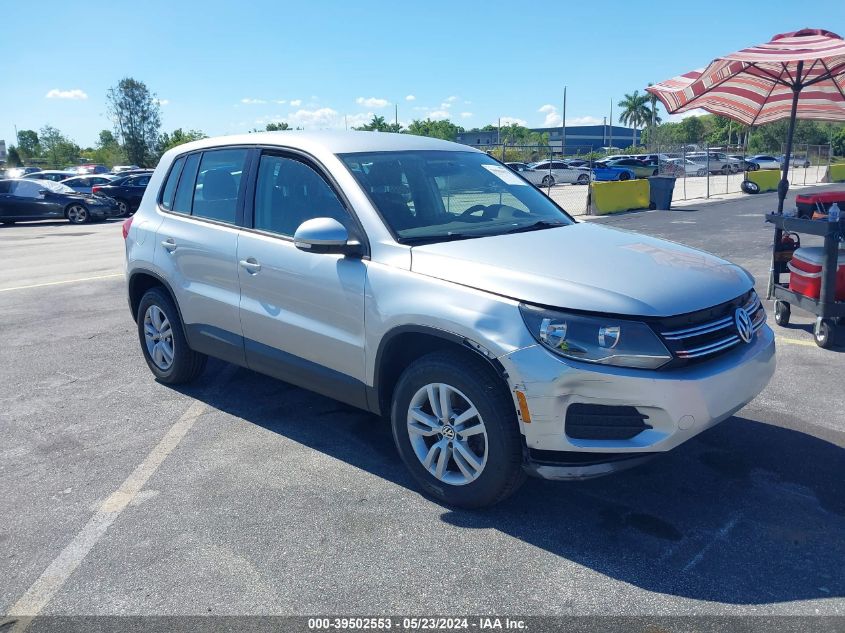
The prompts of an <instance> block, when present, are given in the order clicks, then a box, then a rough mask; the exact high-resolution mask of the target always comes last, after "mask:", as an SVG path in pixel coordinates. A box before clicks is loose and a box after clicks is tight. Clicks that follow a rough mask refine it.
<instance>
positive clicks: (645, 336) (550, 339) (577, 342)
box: [519, 305, 672, 369]
mask: <svg viewBox="0 0 845 633" xmlns="http://www.w3.org/2000/svg"><path fill="white" fill-rule="evenodd" d="M519 310H520V312H521V313H522V318H523V319H524V320H525V324H526V325H527V326H528V329H529V331H530V332H531V335H532V336H533V337H534V338H535V339H537V341H539V342H540V344H541V345H543V346H544V347H546V348H548V349H550V350H551V351H553V352H554V353H555V354H559V355H560V356H564V357H566V358H572V359H575V360H581V361H584V362H587V363H599V364H602V365H616V366H618V367H637V368H643V369H657V368H658V367H660V366H662V365H665V364H666V363H667V362H669V361H670V360H672V355H671V354H670V353H669V351H668V350H667V349H666V347H665V346H664V345H663V343H661V342H660V339H659V338H657V335H656V334H655V333H654V331H652V329H651V328H650V327H649V326H648V325H646V324H645V323H641V322H639V321H626V320H623V319H617V318H614V317H601V316H587V315H582V314H570V313H567V312H557V311H552V310H544V309H542V308H535V307H533V306H528V305H520V306H519Z"/></svg>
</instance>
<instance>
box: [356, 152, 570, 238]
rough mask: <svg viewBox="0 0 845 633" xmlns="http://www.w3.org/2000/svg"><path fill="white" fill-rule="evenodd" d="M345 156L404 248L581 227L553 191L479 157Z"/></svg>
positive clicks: (461, 154) (437, 154)
mask: <svg viewBox="0 0 845 633" xmlns="http://www.w3.org/2000/svg"><path fill="white" fill-rule="evenodd" d="M340 159H341V160H342V161H343V162H344V163H345V164H346V166H347V167H348V168H349V170H350V171H351V172H352V174H353V175H354V176H355V178H356V179H357V180H358V182H359V183H360V185H361V187H362V188H363V189H364V191H366V192H367V194H368V195H369V197H370V200H372V202H373V204H374V205H375V207H376V208H377V209H378V211H379V213H380V214H381V217H382V218H383V219H384V221H385V223H387V225H388V227H389V228H390V230H391V231H392V232H393V234H394V235H395V236H396V237H397V239H398V240H399V241H400V242H403V243H409V244H419V243H426V242H438V241H445V240H450V239H468V238H474V237H484V236H488V235H501V234H504V233H511V232H515V231H522V230H534V229H543V228H548V227H550V226H560V225H566V224H572V223H573V220H572V219H571V218H570V217H569V216H568V215H566V213H564V212H563V211H561V209H560V208H559V207H557V206H556V205H555V204H554V203H552V202H551V201H550V200H549V198H547V197H546V196H545V194H543V193H542V192H540V191H539V190H538V189H536V188H535V187H534V186H533V185H531V184H530V183H528V182H527V181H526V180H523V179H522V178H521V177H519V176H518V175H517V174H515V173H514V172H513V171H511V170H510V169H508V168H507V167H505V166H504V165H502V164H501V163H498V162H496V161H495V160H493V159H492V158H490V157H489V156H487V155H486V154H482V153H479V152H449V151H446V152H444V151H403V152H374V153H360V154H357V153H356V154H342V155H340Z"/></svg>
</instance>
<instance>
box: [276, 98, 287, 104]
mask: <svg viewBox="0 0 845 633" xmlns="http://www.w3.org/2000/svg"><path fill="white" fill-rule="evenodd" d="M273 103H278V104H279V105H285V104H286V103H287V101H285V100H284V99H276V100H275V101H273Z"/></svg>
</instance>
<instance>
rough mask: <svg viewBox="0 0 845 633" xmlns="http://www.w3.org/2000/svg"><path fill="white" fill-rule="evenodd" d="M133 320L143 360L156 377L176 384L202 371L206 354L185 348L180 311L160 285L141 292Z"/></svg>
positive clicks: (194, 376) (189, 379) (189, 380)
mask: <svg viewBox="0 0 845 633" xmlns="http://www.w3.org/2000/svg"><path fill="white" fill-rule="evenodd" d="M136 319H137V323H138V338H139V340H140V342H141V350H142V351H143V354H144V360H146V361H147V365H148V366H149V368H150V371H152V372H153V374H154V375H155V377H156V378H158V379H159V380H160V381H161V382H163V383H166V384H168V385H178V384H183V383H187V382H191V381H192V380H194V379H196V378H197V377H198V376H199V375H200V374H201V373H202V371H203V369H205V363H206V361H207V360H208V357H207V356H205V355H204V354H200V353H198V352H195V351H194V350H192V349H191V348H190V347H188V341H187V339H186V338H185V332H184V330H183V329H182V320H181V319H180V317H179V310H177V309H176V304H174V303H173V300H172V299H171V298H170V295H169V294H167V292H166V291H165V290H164V289H163V288H160V287H158V288H151V289H150V290H148V291H147V292H146V294H144V296H143V297H142V298H141V303H140V304H139V306H138V314H137V317H136Z"/></svg>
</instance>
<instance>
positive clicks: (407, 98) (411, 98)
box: [405, 95, 417, 101]
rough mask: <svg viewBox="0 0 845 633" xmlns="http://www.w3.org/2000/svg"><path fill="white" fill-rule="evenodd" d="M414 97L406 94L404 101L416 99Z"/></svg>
mask: <svg viewBox="0 0 845 633" xmlns="http://www.w3.org/2000/svg"><path fill="white" fill-rule="evenodd" d="M416 99H417V98H416V97H415V96H414V95H408V96H407V97H405V101H416Z"/></svg>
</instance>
